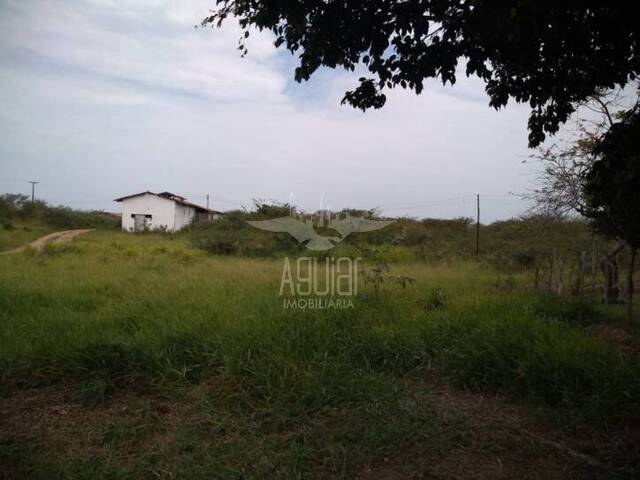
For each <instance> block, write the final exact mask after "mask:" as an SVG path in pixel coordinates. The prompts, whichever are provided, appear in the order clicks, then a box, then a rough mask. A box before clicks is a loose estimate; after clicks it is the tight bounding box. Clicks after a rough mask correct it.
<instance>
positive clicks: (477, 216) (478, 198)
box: [476, 193, 480, 257]
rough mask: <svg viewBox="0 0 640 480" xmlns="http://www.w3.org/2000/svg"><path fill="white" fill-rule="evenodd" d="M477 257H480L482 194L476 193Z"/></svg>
mask: <svg viewBox="0 0 640 480" xmlns="http://www.w3.org/2000/svg"><path fill="white" fill-rule="evenodd" d="M476 207H477V214H476V257H477V256H478V255H480V194H479V193H476Z"/></svg>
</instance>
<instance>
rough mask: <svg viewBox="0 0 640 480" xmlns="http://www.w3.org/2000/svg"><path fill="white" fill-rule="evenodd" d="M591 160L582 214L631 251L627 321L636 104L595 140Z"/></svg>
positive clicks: (637, 236) (639, 142)
mask: <svg viewBox="0 0 640 480" xmlns="http://www.w3.org/2000/svg"><path fill="white" fill-rule="evenodd" d="M593 155H594V157H595V161H594V162H593V165H592V167H591V168H590V170H589V172H588V173H587V174H586V177H585V187H584V191H585V198H586V207H587V208H586V210H585V215H586V216H587V217H588V218H590V219H591V222H592V224H593V226H594V228H595V229H596V230H597V231H598V232H600V233H602V234H603V235H605V236H607V237H609V238H616V239H621V240H624V242H626V244H627V245H628V246H629V248H630V250H631V259H630V262H629V274H628V284H627V295H628V298H627V306H628V316H629V320H631V319H632V316H633V290H634V285H633V271H634V266H635V259H636V253H637V251H638V248H640V107H639V106H636V108H633V109H631V110H629V111H627V112H625V113H624V114H622V115H621V120H620V121H619V122H616V123H614V124H613V125H612V126H611V128H610V129H609V130H608V131H607V132H606V133H605V134H604V135H603V136H602V137H601V138H600V139H598V141H596V142H595V144H594V148H593Z"/></svg>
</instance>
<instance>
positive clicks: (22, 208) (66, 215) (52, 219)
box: [0, 193, 120, 230]
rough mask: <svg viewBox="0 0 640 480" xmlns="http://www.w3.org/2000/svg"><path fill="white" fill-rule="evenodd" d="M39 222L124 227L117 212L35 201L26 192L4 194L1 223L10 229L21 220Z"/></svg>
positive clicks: (0, 205) (70, 226)
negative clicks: (80, 208)
mask: <svg viewBox="0 0 640 480" xmlns="http://www.w3.org/2000/svg"><path fill="white" fill-rule="evenodd" d="M29 220H32V221H39V222H42V223H44V224H46V225H48V226H50V227H52V228H60V229H67V228H68V229H73V228H103V229H115V228H119V227H120V218H119V217H118V216H117V215H114V214H112V213H108V212H102V211H95V210H94V211H85V210H73V209H71V208H68V207H63V206H52V205H48V204H47V203H46V202H44V201H42V200H36V201H34V202H32V201H31V199H30V198H29V197H28V196H26V195H22V194H11V193H6V194H3V195H0V226H2V227H3V228H4V229H7V230H10V229H11V228H14V225H15V223H16V222H17V221H29Z"/></svg>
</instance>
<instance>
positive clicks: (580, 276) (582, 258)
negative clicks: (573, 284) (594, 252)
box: [578, 251, 587, 297]
mask: <svg viewBox="0 0 640 480" xmlns="http://www.w3.org/2000/svg"><path fill="white" fill-rule="evenodd" d="M586 259H587V252H584V251H583V252H582V253H581V254H580V266H579V269H578V296H579V297H582V291H583V289H584V267H585V263H586V261H587V260H586Z"/></svg>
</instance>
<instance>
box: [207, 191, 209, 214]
mask: <svg viewBox="0 0 640 480" xmlns="http://www.w3.org/2000/svg"><path fill="white" fill-rule="evenodd" d="M207 210H209V194H208V193H207Z"/></svg>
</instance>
